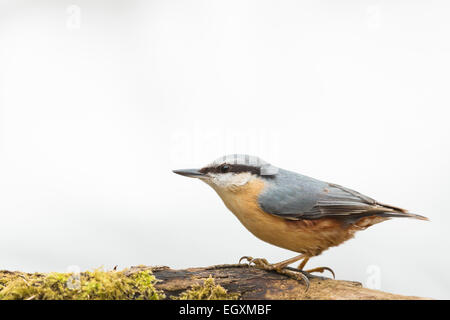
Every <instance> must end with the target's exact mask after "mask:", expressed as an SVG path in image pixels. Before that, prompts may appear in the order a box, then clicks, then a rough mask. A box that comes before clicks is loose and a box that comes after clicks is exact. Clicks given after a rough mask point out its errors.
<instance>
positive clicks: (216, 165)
mask: <svg viewBox="0 0 450 320" xmlns="http://www.w3.org/2000/svg"><path fill="white" fill-rule="evenodd" d="M173 172H175V173H177V174H180V175H183V176H187V177H193V178H198V179H200V180H202V181H204V182H206V183H207V184H208V185H210V186H211V187H212V188H213V189H214V190H215V191H216V192H217V194H218V195H219V196H220V197H221V198H222V200H223V202H224V203H225V205H226V207H227V208H228V209H229V210H230V211H231V212H233V213H234V214H235V216H236V217H237V218H238V219H239V221H240V222H241V223H242V224H243V225H244V226H245V227H246V228H247V229H248V230H249V231H250V232H251V233H253V234H254V235H255V236H256V237H258V238H259V239H261V240H263V241H266V242H268V243H270V244H273V245H275V246H278V247H281V248H284V249H288V250H291V251H295V252H297V253H300V255H298V256H296V257H294V258H291V259H288V260H285V261H281V262H279V263H276V264H269V263H268V262H267V261H266V260H265V259H253V258H251V257H242V258H241V260H242V259H247V260H248V261H249V262H251V263H254V264H255V265H256V266H259V267H261V268H264V269H268V270H276V271H282V270H283V269H286V270H287V269H290V270H292V268H286V267H287V266H288V265H290V264H291V263H294V262H296V261H299V260H302V262H301V264H300V265H299V267H298V270H300V271H302V270H303V267H304V266H305V264H306V263H307V262H308V260H309V259H310V258H311V257H313V256H317V255H319V254H321V253H322V252H323V251H324V250H326V249H328V248H329V247H333V246H337V245H340V244H341V243H343V242H344V241H346V240H348V239H350V238H352V237H353V236H354V234H355V232H356V231H359V230H364V229H366V228H367V227H370V226H372V225H374V224H376V223H379V222H382V221H385V220H388V219H390V218H393V217H408V218H415V219H420V220H428V219H427V218H426V217H423V216H420V215H417V214H412V213H408V212H407V211H406V210H404V209H401V208H398V207H394V206H391V205H387V204H383V203H380V202H377V201H375V200H374V199H372V198H369V197H367V196H365V195H362V194H361V193H359V192H356V191H353V190H351V189H347V188H345V187H342V186H340V185H337V184H334V183H328V182H323V181H320V180H316V179H313V178H310V177H307V176H304V175H301V174H298V173H295V172H292V171H287V170H283V169H281V168H277V167H275V166H273V165H271V164H269V163H267V162H265V161H263V160H261V159H259V158H257V157H254V156H249V155H238V154H234V155H228V156H224V157H221V158H219V159H217V160H215V161H214V162H213V163H211V164H209V165H207V166H205V167H203V168H202V169H187V170H174V171H173ZM241 260H240V261H241ZM324 270H329V271H331V272H332V273H333V276H334V272H333V271H332V270H331V269H330V268H327V267H320V268H315V269H312V270H306V271H305V272H323V271H324ZM302 278H303V279H304V280H305V281H306V282H307V283H308V281H307V279H305V276H304V275H303V276H302Z"/></svg>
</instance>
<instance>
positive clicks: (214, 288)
mask: <svg viewBox="0 0 450 320" xmlns="http://www.w3.org/2000/svg"><path fill="white" fill-rule="evenodd" d="M238 298H239V294H238V293H228V292H227V290H226V289H225V288H223V287H222V286H220V285H216V284H215V282H214V278H212V277H211V275H210V276H209V278H208V279H206V280H205V281H204V282H203V284H202V285H199V284H196V285H193V286H192V287H191V289H188V290H186V291H184V292H183V293H181V294H180V295H179V296H178V297H173V299H180V300H237V299H238Z"/></svg>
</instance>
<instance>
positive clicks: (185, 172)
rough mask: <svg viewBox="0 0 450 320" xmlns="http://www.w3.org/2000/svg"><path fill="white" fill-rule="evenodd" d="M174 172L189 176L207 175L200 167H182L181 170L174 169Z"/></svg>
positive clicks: (199, 176)
mask: <svg viewBox="0 0 450 320" xmlns="http://www.w3.org/2000/svg"><path fill="white" fill-rule="evenodd" d="M173 172H174V173H176V174H179V175H182V176H186V177H189V178H201V177H204V176H205V175H204V174H203V173H201V172H200V170H198V169H181V170H173Z"/></svg>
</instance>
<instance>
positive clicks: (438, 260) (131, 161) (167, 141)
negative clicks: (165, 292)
mask: <svg viewBox="0 0 450 320" xmlns="http://www.w3.org/2000/svg"><path fill="white" fill-rule="evenodd" d="M449 9H450V8H449V4H448V2H446V1H432V2H431V1H425V0H423V1H375V0H371V1H357V0H354V1H332V0H329V1H302V2H299V1H256V0H255V1H242V0H241V1H181V0H180V1H167V0H164V1H162V0H161V1H114V2H113V1H106V0H104V1H87V0H86V1H75V0H73V1H56V0H55V1H31V0H29V1H0V129H1V130H0V268H1V269H10V270H22V271H66V270H67V268H68V267H69V266H71V265H77V266H79V267H80V268H81V269H82V270H85V269H93V268H96V267H100V266H103V267H104V268H105V269H110V268H112V267H113V266H115V265H118V266H119V269H122V268H125V267H129V266H132V265H137V264H146V265H168V266H171V267H173V268H182V267H191V266H206V265H212V264H221V263H235V262H237V260H238V258H239V257H241V256H243V255H252V256H254V257H265V258H267V259H268V260H269V261H271V262H278V261H280V260H282V259H286V258H290V257H292V256H293V255H294V253H292V252H289V251H286V250H284V249H280V248H277V247H274V246H271V245H269V244H266V243H264V242H262V241H260V240H258V239H256V238H255V237H254V236H253V235H251V234H250V233H249V232H248V231H247V230H245V228H244V227H243V226H241V225H240V223H239V222H238V220H237V219H236V218H235V217H234V216H233V215H232V214H231V213H230V212H229V211H227V209H226V208H225V206H224V205H223V204H222V202H221V200H220V199H219V198H218V196H217V195H216V194H215V193H214V192H213V190H212V189H210V188H209V187H208V186H207V185H205V184H202V183H201V182H200V181H196V180H194V179H187V178H184V177H181V176H177V175H175V174H173V173H172V172H171V170H172V169H176V168H185V167H188V168H189V167H200V166H202V165H204V164H206V163H209V162H210V161H212V160H214V159H215V158H217V157H219V156H222V155H223V154H228V153H235V152H237V153H249V154H254V155H258V156H260V157H261V158H263V159H265V160H267V161H269V162H271V163H273V164H274V165H277V166H279V167H282V168H285V169H289V170H293V171H297V172H300V173H303V174H306V175H309V176H312V177H315V178H318V179H322V180H326V181H330V182H335V183H339V184H342V185H344V186H347V187H350V188H353V189H356V190H358V191H360V192H362V193H365V194H367V195H369V196H372V197H374V198H376V199H378V200H379V201H381V202H385V203H390V204H393V205H397V206H401V207H405V208H407V209H409V210H411V211H412V212H415V213H419V214H423V215H426V216H428V217H429V218H430V219H431V222H423V221H416V220H402V219H398V220H392V221H388V222H385V223H382V224H379V225H376V226H374V227H372V228H370V229H368V230H366V231H364V232H360V233H358V234H357V236H356V239H353V240H350V241H348V242H347V243H345V244H343V245H341V246H340V247H337V248H331V249H330V250H328V251H326V252H325V253H323V254H322V255H321V256H319V257H317V258H314V259H312V260H311V261H310V262H309V264H308V265H309V266H310V267H315V266H322V265H325V266H330V267H332V268H333V269H334V270H335V271H336V275H337V278H338V279H349V280H355V281H360V282H362V283H363V284H365V285H367V286H370V287H380V288H381V289H382V290H386V291H390V292H394V293H401V294H408V295H419V296H426V297H432V298H447V299H448V298H450V276H449V273H448V268H449V267H450V257H449V253H448V252H449V250H448V245H449V242H450V236H449V227H450V226H449V223H450V214H449V213H450V202H449V201H448V198H449V192H450V169H449V163H450V152H449V151H450V140H449V139H450V129H449V127H448V123H449V116H450V114H449V111H448V108H449V103H450V97H449V91H448V90H449V86H450V77H449V74H450V59H449V55H450V37H449V32H450V22H449V21H450V20H449V19H448V17H449V14H450V10H449Z"/></svg>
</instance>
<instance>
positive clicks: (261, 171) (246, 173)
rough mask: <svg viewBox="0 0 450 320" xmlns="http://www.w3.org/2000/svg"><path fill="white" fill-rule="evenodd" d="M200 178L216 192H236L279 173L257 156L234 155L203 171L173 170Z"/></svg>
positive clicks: (209, 165) (204, 168)
mask: <svg viewBox="0 0 450 320" xmlns="http://www.w3.org/2000/svg"><path fill="white" fill-rule="evenodd" d="M173 172H175V173H177V174H180V175H183V176H186V177H191V178H198V179H200V180H202V181H204V182H206V183H207V184H208V185H210V186H211V187H212V188H213V189H215V190H216V191H232V192H236V191H238V190H240V189H242V187H244V186H245V185H247V184H248V183H249V182H250V181H252V180H253V179H265V178H270V177H273V176H274V175H276V174H277V173H278V168H277V167H275V166H273V165H271V164H269V163H267V162H265V161H263V160H261V159H260V158H258V157H255V156H249V155H241V154H232V155H227V156H223V157H220V158H219V159H216V160H215V161H213V162H212V163H210V164H208V165H206V166H204V167H203V168H201V169H183V170H173Z"/></svg>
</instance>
